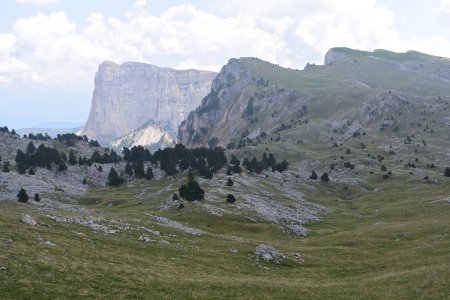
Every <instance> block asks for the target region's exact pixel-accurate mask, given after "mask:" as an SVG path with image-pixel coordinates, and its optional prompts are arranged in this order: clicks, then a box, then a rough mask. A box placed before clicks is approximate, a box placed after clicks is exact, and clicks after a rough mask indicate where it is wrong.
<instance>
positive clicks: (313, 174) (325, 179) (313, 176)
mask: <svg viewBox="0 0 450 300" xmlns="http://www.w3.org/2000/svg"><path fill="white" fill-rule="evenodd" d="M309 178H310V179H312V180H317V179H319V176H317V173H316V171H312V172H311V176H309ZM320 180H321V181H322V182H329V181H330V177H329V176H328V173H327V172H325V173H323V174H322V175H321V176H320Z"/></svg>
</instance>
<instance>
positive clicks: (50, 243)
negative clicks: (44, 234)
mask: <svg viewBox="0 0 450 300" xmlns="http://www.w3.org/2000/svg"><path fill="white" fill-rule="evenodd" d="M41 244H43V245H45V246H48V247H50V248H53V247H55V246H56V244H54V243H52V242H50V241H44V242H41Z"/></svg>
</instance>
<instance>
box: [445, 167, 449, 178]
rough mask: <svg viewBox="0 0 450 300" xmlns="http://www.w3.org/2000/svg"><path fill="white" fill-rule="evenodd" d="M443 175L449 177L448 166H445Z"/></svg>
mask: <svg viewBox="0 0 450 300" xmlns="http://www.w3.org/2000/svg"><path fill="white" fill-rule="evenodd" d="M444 176H445V177H450V167H447V168H445V171H444Z"/></svg>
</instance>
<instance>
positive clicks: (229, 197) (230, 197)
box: [227, 194, 236, 203]
mask: <svg viewBox="0 0 450 300" xmlns="http://www.w3.org/2000/svg"><path fill="white" fill-rule="evenodd" d="M227 202H228V203H234V202H236V197H234V196H233V195H232V194H228V195H227Z"/></svg>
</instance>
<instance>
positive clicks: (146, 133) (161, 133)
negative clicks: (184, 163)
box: [110, 125, 176, 151]
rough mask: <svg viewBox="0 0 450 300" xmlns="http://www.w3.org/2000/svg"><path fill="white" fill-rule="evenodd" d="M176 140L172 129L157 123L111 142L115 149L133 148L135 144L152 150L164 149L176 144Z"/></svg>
mask: <svg viewBox="0 0 450 300" xmlns="http://www.w3.org/2000/svg"><path fill="white" fill-rule="evenodd" d="M175 142H176V141H175V140H174V139H173V134H172V131H171V130H167V129H166V130H164V129H163V128H161V127H159V126H155V125H148V126H146V127H143V128H141V129H138V130H135V131H133V132H132V133H130V134H128V135H126V136H124V137H122V138H119V139H117V140H114V141H112V142H111V143H110V145H111V147H112V148H114V149H118V150H120V149H123V147H127V148H131V147H133V146H138V145H141V146H146V148H148V149H149V150H150V151H156V150H158V149H164V148H166V147H171V146H174V144H175Z"/></svg>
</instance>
